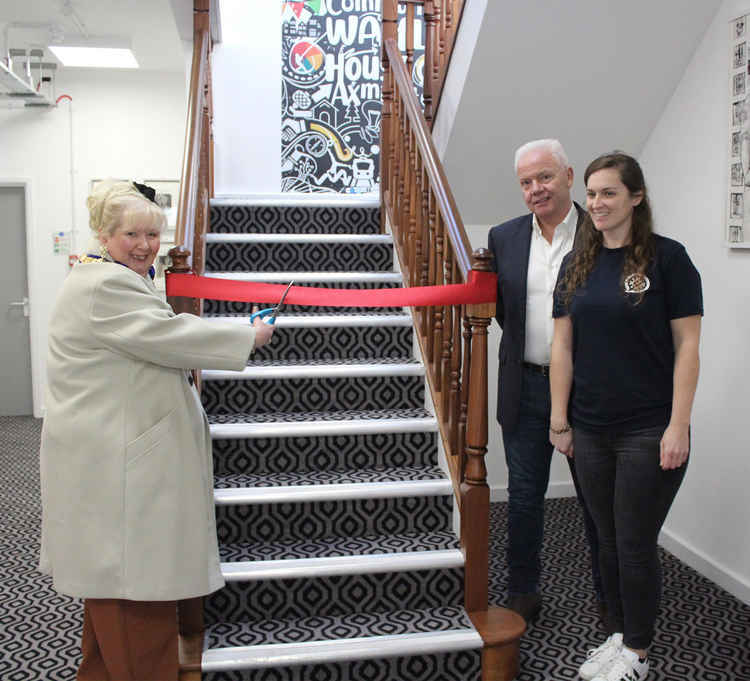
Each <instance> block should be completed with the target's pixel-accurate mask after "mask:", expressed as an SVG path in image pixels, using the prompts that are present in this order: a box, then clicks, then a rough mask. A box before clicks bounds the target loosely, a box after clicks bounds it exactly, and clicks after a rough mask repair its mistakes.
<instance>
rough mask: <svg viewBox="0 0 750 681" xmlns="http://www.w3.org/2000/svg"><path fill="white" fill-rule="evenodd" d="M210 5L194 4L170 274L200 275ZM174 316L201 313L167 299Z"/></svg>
mask: <svg viewBox="0 0 750 681" xmlns="http://www.w3.org/2000/svg"><path fill="white" fill-rule="evenodd" d="M210 2H211V0H195V2H194V19H193V24H194V34H193V61H192V66H191V71H190V93H189V95H188V111H187V123H186V126H185V145H184V151H183V158H182V176H181V178H180V195H179V199H178V202H177V226H176V229H175V247H174V248H172V249H171V250H170V251H169V256H170V258H171V259H172V265H171V267H170V268H169V270H168V271H169V272H174V273H186V272H193V273H195V274H203V266H204V260H205V234H206V232H207V231H208V222H209V205H208V204H209V198H210V197H211V196H212V195H213V138H212V132H211V127H212V118H213V109H212V97H211V63H210V56H211V35H210V31H211V28H210V19H209V12H210ZM169 303H170V304H171V305H172V307H173V308H174V310H175V311H176V312H191V313H193V314H197V315H200V313H201V301H200V300H199V299H196V298H177V297H170V299H169Z"/></svg>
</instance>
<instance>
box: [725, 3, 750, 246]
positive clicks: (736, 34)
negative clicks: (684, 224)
mask: <svg viewBox="0 0 750 681" xmlns="http://www.w3.org/2000/svg"><path fill="white" fill-rule="evenodd" d="M749 20H750V14H743V15H742V16H739V17H735V18H734V19H732V20H731V21H730V22H729V33H730V59H729V92H728V94H729V112H728V114H729V139H728V140H727V142H728V144H727V147H728V151H729V154H728V171H729V172H728V173H727V180H728V186H727V190H726V204H725V210H726V219H725V221H724V241H725V243H726V244H727V246H729V247H730V248H750V92H748V90H750V82H749V81H750V55H748V39H749V38H750V29H749V28H748V21H749ZM746 226H747V229H745V227H746ZM746 238H747V239H748V241H745V239H746Z"/></svg>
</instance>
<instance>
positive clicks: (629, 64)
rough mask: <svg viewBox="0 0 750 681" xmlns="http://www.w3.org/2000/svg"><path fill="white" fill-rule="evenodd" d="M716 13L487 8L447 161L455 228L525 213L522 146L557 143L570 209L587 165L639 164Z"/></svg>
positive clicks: (574, 5) (535, 0)
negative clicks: (568, 167)
mask: <svg viewBox="0 0 750 681" xmlns="http://www.w3.org/2000/svg"><path fill="white" fill-rule="evenodd" d="M469 1H470V3H472V4H473V3H476V2H477V1H478V0H469ZM720 4H721V0H699V1H698V0H694V1H693V2H685V0H659V2H653V0H628V2H622V1H621V0H576V1H575V2H570V1H569V0H568V1H566V0H525V1H524V2H500V1H499V0H490V1H489V2H487V6H486V11H485V13H484V19H483V22H482V26H481V30H480V32H479V37H478V40H477V43H476V50H475V51H474V54H473V56H472V59H471V65H470V68H469V71H468V75H467V79H466V83H465V84H464V86H463V90H462V96H461V100H460V102H459V103H458V106H457V110H456V115H455V123H454V125H453V127H452V130H451V134H450V139H449V141H448V144H447V149H446V152H445V154H444V163H445V166H446V170H447V174H448V178H449V180H450V181H451V185H452V187H453V191H454V193H455V195H456V201H457V204H458V207H459V209H460V210H461V214H462V216H463V219H464V221H465V222H467V223H469V224H488V223H492V224H497V223H498V222H502V221H503V220H507V219H509V218H512V217H514V216H516V215H519V214H520V213H522V212H524V211H525V207H524V205H523V201H522V200H521V193H520V192H519V191H518V188H517V186H516V185H517V179H516V177H515V175H514V173H513V152H514V151H515V149H516V148H517V147H518V146H519V145H520V144H522V143H523V142H525V141H527V140H530V139H538V138H540V137H557V138H559V139H560V140H561V141H562V143H563V144H564V145H565V148H566V150H567V152H568V155H569V157H570V160H571V162H572V164H573V167H574V169H575V171H576V173H577V177H576V183H575V193H576V196H577V197H579V198H580V197H582V196H583V191H582V190H583V185H582V183H581V182H580V181H579V178H581V177H582V176H583V170H584V168H585V167H586V164H587V163H588V162H589V161H590V160H591V159H593V158H594V157H595V156H597V155H598V154H601V153H603V152H605V151H608V150H610V149H613V148H619V149H625V150H627V151H630V152H631V153H636V154H637V153H639V152H640V151H641V150H642V149H643V145H644V143H645V141H646V139H647V138H648V135H649V133H650V132H651V130H652V128H653V127H654V125H655V124H656V122H657V121H658V120H659V116H660V115H661V113H662V111H663V110H664V107H665V106H666V104H667V102H668V101H669V97H670V96H671V94H672V92H673V91H674V88H675V87H676V86H677V83H678V82H679V80H680V78H681V77H682V74H683V73H684V71H685V68H686V66H687V64H688V62H689V60H690V57H691V55H692V53H693V51H694V50H695V46H696V45H697V44H698V41H699V40H700V39H701V37H702V36H703V34H704V32H705V30H706V27H707V26H708V24H709V23H710V21H711V20H712V19H713V16H714V14H715V13H716V11H717V9H718V7H719V5H720ZM470 6H471V5H470ZM441 107H442V104H441ZM438 118H440V109H438Z"/></svg>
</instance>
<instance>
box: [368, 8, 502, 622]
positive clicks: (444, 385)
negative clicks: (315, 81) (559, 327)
mask: <svg viewBox="0 0 750 681" xmlns="http://www.w3.org/2000/svg"><path fill="white" fill-rule="evenodd" d="M430 2H431V0H425V3H426V4H429V3H430ZM396 3H397V0H386V3H385V5H384V14H383V55H382V58H383V65H384V69H385V80H384V85H383V118H382V120H383V124H382V125H383V127H382V140H381V166H382V171H381V191H382V202H383V206H384V209H385V212H386V213H387V218H388V222H389V223H390V226H391V230H392V232H393V236H394V243H395V244H396V250H397V252H398V254H399V259H400V261H401V269H402V272H403V273H404V276H405V279H406V282H407V283H408V284H410V285H412V286H420V285H422V286H423V285H441V284H451V283H461V282H466V281H467V280H468V276H469V273H470V272H471V270H472V269H477V270H490V269H491V263H490V255H489V253H488V252H487V251H486V250H485V249H479V250H478V251H476V252H474V253H472V249H471V243H470V241H469V238H468V236H467V234H466V231H465V229H464V226H463V222H462V220H461V217H460V215H459V213H458V209H457V207H456V203H455V199H454V198H453V194H452V192H451V190H450V186H449V184H448V180H447V177H446V175H445V171H444V169H443V166H442V163H441V162H440V160H439V158H438V155H437V151H436V149H435V146H434V144H433V141H432V136H431V134H430V131H429V128H428V124H427V121H426V118H425V116H424V115H423V113H422V111H421V108H420V106H419V102H418V100H417V97H416V94H415V93H414V89H413V87H412V84H411V80H410V78H409V75H408V73H407V70H406V66H405V65H404V62H403V59H402V56H401V53H400V52H399V49H398V44H397V40H396V35H395V31H396V22H397V5H396ZM414 315H415V321H416V327H417V337H418V339H419V343H420V346H421V349H422V354H423V357H424V360H425V367H426V374H427V379H428V383H429V385H430V390H431V394H432V398H433V404H434V408H435V415H436V417H437V420H438V424H439V427H440V434H441V438H442V441H443V446H444V450H445V452H446V458H447V461H448V465H449V468H450V470H451V476H452V479H453V485H454V490H455V492H456V497H457V501H458V504H459V508H460V511H461V524H462V533H461V541H462V544H463V546H464V549H465V552H466V573H465V574H466V590H465V600H466V607H467V609H469V610H471V611H480V610H486V609H487V588H488V587H487V560H488V550H489V549H488V547H489V488H488V486H487V479H486V478H487V471H486V466H485V463H484V455H485V453H486V451H487V428H488V418H487V409H488V395H487V389H488V388H487V327H488V326H489V323H490V320H491V318H492V316H493V315H494V304H489V305H470V306H465V308H462V307H459V306H446V307H435V308H417V309H416V310H415V312H414ZM462 332H463V333H462Z"/></svg>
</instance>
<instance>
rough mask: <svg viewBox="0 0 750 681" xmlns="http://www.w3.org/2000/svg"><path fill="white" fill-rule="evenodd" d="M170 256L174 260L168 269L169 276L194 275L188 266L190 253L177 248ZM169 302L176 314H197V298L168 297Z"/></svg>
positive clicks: (180, 247) (171, 251)
mask: <svg viewBox="0 0 750 681" xmlns="http://www.w3.org/2000/svg"><path fill="white" fill-rule="evenodd" d="M168 255H169V257H170V258H171V260H172V265H171V266H170V267H168V268H167V274H193V270H192V269H191V268H190V265H189V264H188V258H190V251H188V250H186V249H184V248H182V246H175V247H174V248H172V249H170V251H169V253H168ZM167 302H168V303H169V304H170V305H171V306H172V309H173V310H174V313H175V314H181V313H183V312H189V313H190V314H195V304H196V299H195V298H186V297H184V296H167Z"/></svg>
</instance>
